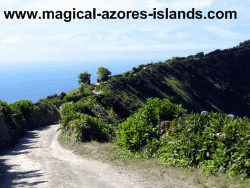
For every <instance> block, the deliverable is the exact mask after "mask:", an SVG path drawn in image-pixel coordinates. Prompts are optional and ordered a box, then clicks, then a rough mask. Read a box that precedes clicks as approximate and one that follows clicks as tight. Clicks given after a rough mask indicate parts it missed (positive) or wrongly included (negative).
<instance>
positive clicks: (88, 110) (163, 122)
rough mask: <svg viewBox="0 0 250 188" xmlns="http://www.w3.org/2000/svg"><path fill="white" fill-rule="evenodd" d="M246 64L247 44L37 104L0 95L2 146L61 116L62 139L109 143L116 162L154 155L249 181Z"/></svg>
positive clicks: (142, 69)
mask: <svg viewBox="0 0 250 188" xmlns="http://www.w3.org/2000/svg"><path fill="white" fill-rule="evenodd" d="M249 63H250V41H245V42H242V43H240V44H239V46H236V47H233V48H230V49H224V50H219V49H217V50H215V51H213V52H210V53H208V54H204V53H203V52H199V53H197V54H196V55H190V56H188V57H174V58H172V59H170V60H166V61H165V62H158V63H153V62H151V63H148V64H146V65H140V66H138V67H137V68H136V67H134V68H133V69H132V70H130V71H128V72H125V73H122V74H119V75H113V76H109V77H108V80H107V82H103V81H101V82H100V83H99V84H89V83H84V84H82V85H81V86H80V87H79V88H76V89H74V90H72V91H70V92H67V93H65V92H62V93H61V94H60V95H57V94H54V95H50V96H47V97H46V98H44V99H39V101H38V103H35V104H32V103H31V101H18V102H16V103H13V104H10V105H8V104H7V103H5V102H2V101H1V100H0V128H1V129H0V146H1V148H0V149H1V150H0V151H2V152H4V151H5V150H6V149H8V148H9V147H11V145H13V144H14V143H16V142H17V140H18V139H19V138H20V137H22V136H23V135H25V134H26V132H27V131H28V130H30V129H33V128H36V127H39V126H45V125H48V124H53V123H55V122H58V120H59V119H60V123H61V127H60V128H59V129H60V130H62V131H61V134H60V139H61V140H64V141H65V142H68V141H69V142H70V143H72V142H73V143H76V142H78V143H90V142H91V141H97V142H98V143H109V144H110V146H109V147H110V148H109V149H110V151H111V150H112V151H114V154H113V157H114V158H115V159H118V158H119V157H121V158H122V159H123V158H126V156H127V157H128V158H131V157H132V158H133V157H134V158H136V159H138V158H141V159H145V158H146V159H148V158H154V159H156V160H159V161H160V162H159V163H161V165H162V164H164V165H168V166H175V167H180V166H181V167H185V168H188V169H193V168H199V169H202V170H203V171H205V172H206V173H209V174H216V173H222V174H225V173H226V174H227V175H229V176H237V177H238V175H239V176H241V177H242V178H245V179H249V176H250V152H249V149H250V147H249V146H250V134H249V131H250V126H249V125H250V124H249V122H250V120H249V117H250V113H249V112H250V109H249V108H250V98H249V95H250V83H249V80H250V74H249V71H250V65H249ZM201 111H208V112H211V113H210V114H203V115H200V112H201ZM212 111H213V112H212ZM59 112H60V113H59ZM227 114H234V115H236V116H238V117H237V118H231V117H229V116H227ZM37 120H39V121H37ZM17 133H22V134H21V135H18V136H16V135H17ZM64 141H63V142H64ZM111 148H112V149H111ZM118 156H119V157H118ZM115 159H114V160H115ZM112 160H113V159H112ZM236 179H237V178H236Z"/></svg>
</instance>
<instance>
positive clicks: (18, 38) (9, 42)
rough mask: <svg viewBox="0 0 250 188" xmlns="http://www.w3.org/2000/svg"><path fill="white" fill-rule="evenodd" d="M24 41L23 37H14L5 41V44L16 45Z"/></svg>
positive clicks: (9, 37)
mask: <svg viewBox="0 0 250 188" xmlns="http://www.w3.org/2000/svg"><path fill="white" fill-rule="evenodd" d="M23 41H24V39H23V37H22V36H18V35H14V36H8V37H7V38H5V39H4V40H3V42H2V43H3V44H15V43H22V42H23Z"/></svg>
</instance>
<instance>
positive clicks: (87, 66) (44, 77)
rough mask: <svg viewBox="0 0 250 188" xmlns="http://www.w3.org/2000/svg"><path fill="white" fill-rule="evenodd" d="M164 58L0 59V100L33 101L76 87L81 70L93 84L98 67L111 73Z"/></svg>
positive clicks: (118, 72)
mask: <svg viewBox="0 0 250 188" xmlns="http://www.w3.org/2000/svg"><path fill="white" fill-rule="evenodd" d="M165 60H167V59H162V58H159V59H140V60H138V59H135V60H88V61H86V60H84V61H60V62H59V61H57V62H56V61H53V62H26V63H24V62H5V63H3V62H0V100H2V101H4V102H7V103H8V104H10V103H14V102H16V101H19V100H31V101H32V102H33V103H34V102H37V101H38V99H42V98H46V97H47V96H48V95H53V94H58V95H59V94H60V93H61V92H68V91H71V90H73V89H75V88H77V87H79V86H80V85H79V84H78V74H80V73H82V72H84V71H87V72H88V73H90V74H92V76H91V83H95V82H96V80H97V72H98V67H105V68H108V69H109V71H111V72H112V75H115V74H121V73H123V72H126V71H129V70H131V69H132V68H133V67H138V65H141V64H148V63H150V62H154V63H155V62H158V61H165Z"/></svg>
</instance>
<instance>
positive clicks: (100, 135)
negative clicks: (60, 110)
mask: <svg viewBox="0 0 250 188" xmlns="http://www.w3.org/2000/svg"><path fill="white" fill-rule="evenodd" d="M61 125H62V126H61V128H60V129H62V130H64V131H65V130H69V131H71V132H72V133H73V134H74V138H75V140H78V141H79V140H80V141H83V142H85V141H91V140H96V141H101V142H103V141H108V140H112V136H113V135H114V131H112V129H110V128H109V129H106V128H105V127H104V125H105V123H104V122H103V121H102V119H101V118H97V117H92V116H90V115H88V114H81V113H70V114H68V115H66V116H64V117H63V119H62V120H61Z"/></svg>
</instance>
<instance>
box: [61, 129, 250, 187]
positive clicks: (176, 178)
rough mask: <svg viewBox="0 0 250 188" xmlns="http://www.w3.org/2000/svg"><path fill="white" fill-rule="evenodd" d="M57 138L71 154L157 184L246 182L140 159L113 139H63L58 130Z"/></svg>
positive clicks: (230, 184)
mask: <svg viewBox="0 0 250 188" xmlns="http://www.w3.org/2000/svg"><path fill="white" fill-rule="evenodd" d="M58 141H59V143H60V144H61V146H62V147H64V148H66V149H69V150H73V152H74V154H76V155H80V156H82V157H84V158H88V159H94V160H98V161H102V162H104V163H108V164H111V165H113V166H114V167H115V168H119V169H122V170H124V171H130V173H135V174H138V175H140V176H141V177H143V178H144V179H146V181H149V182H153V183H155V184H156V185H157V187H176V185H177V186H180V185H179V184H177V183H178V182H182V183H183V184H185V185H192V186H195V187H200V188H208V187H209V188H210V187H215V188H222V187H224V188H233V187H237V188H247V187H249V185H250V181H249V180H239V179H237V178H229V177H227V176H225V175H223V174H221V175H220V176H206V174H204V173H203V172H201V170H199V169H193V170H190V169H187V168H177V167H167V166H164V165H162V164H161V162H160V160H159V158H158V157H157V156H156V157H154V158H149V159H143V158H141V157H138V156H135V155H131V154H126V153H124V152H123V153H122V152H119V151H118V150H116V149H114V148H113V143H111V142H109V143H98V142H96V141H91V142H86V143H82V142H78V143H75V142H73V141H72V140H71V139H66V138H65V136H63V135H62V134H60V135H59V137H58Z"/></svg>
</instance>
